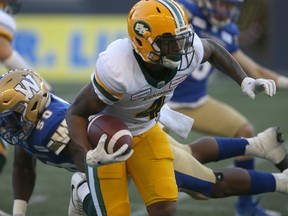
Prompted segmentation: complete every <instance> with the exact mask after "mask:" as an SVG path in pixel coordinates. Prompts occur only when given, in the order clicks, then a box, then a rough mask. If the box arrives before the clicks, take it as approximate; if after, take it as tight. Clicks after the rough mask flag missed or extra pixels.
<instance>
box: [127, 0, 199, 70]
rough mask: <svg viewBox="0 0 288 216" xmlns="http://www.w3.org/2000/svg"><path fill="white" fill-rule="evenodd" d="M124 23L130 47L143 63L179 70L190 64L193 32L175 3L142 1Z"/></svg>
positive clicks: (152, 0) (164, 0)
mask: <svg viewBox="0 0 288 216" xmlns="http://www.w3.org/2000/svg"><path fill="white" fill-rule="evenodd" d="M127 24H128V34H129V37H130V40H131V42H132V45H133V48H134V50H135V51H136V52H137V53H138V54H139V55H140V56H141V57H142V59H143V61H145V62H149V63H156V64H162V65H163V66H164V67H167V68H172V69H176V68H178V70H183V69H186V68H187V67H189V65H190V64H191V62H192V60H193V54H194V48H193V40H194V31H193V28H192V26H191V25H190V24H189V23H188V20H187V17H186V15H185V13H184V11H183V10H182V8H181V7H180V5H179V4H178V3H176V2H175V1H173V0H142V1H140V2H138V3H137V4H135V5H134V6H133V7H132V9H131V10H130V12H129V14H128V21H127ZM182 57H183V58H182ZM183 59H184V60H185V61H186V64H182V63H183V62H182V61H183ZM183 65H184V68H183V67H181V66H183Z"/></svg>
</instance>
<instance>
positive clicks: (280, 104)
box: [0, 77, 288, 216]
mask: <svg viewBox="0 0 288 216" xmlns="http://www.w3.org/2000/svg"><path fill="white" fill-rule="evenodd" d="M53 87H54V91H55V92H56V93H57V94H58V95H59V96H62V97H64V98H66V99H68V100H70V101H71V100H73V98H74V97H75V94H76V93H77V92H78V90H79V89H80V88H81V85H79V84H75V85H63V84H57V83H55V84H53ZM209 91H210V94H211V95H213V96H214V97H216V98H218V99H221V100H223V101H226V102H227V103H229V104H230V105H232V106H233V107H235V108H237V109H238V110H239V111H240V112H242V113H243V114H245V115H246V116H247V117H248V118H249V119H250V120H251V122H253V124H254V126H255V129H256V131H257V132H259V131H261V130H264V129H266V128H267V127H270V126H280V127H281V128H282V130H283V132H284V138H286V137H288V123H287V119H288V118H287V111H288V102H287V98H288V92H278V93H277V95H276V96H275V97H273V98H268V97H266V96H265V95H264V94H263V93H261V94H260V95H258V96H257V97H256V99H255V100H253V101H252V100H250V99H249V98H247V97H245V96H243V95H242V93H241V90H240V89H239V87H237V85H236V84H235V83H233V82H232V81H230V80H229V81H228V80H226V78H219V77H215V78H214V79H213V82H211V84H210V89H209ZM215 114H216V113H215ZM285 135H286V136H285ZM199 136H201V134H197V133H194V132H193V133H191V136H189V138H188V140H187V141H185V142H189V141H191V140H193V139H195V138H198V137H199ZM287 143H288V142H285V144H286V146H287ZM12 151H13V149H12V148H11V153H10V155H11V156H10V160H9V161H8V164H7V166H6V167H5V169H4V171H3V173H2V175H1V176H0V182H1V184H0V209H2V210H5V211H6V212H11V211H12V202H13V198H12V197H13V196H12V183H11V170H12V162H13V156H12ZM208 166H209V167H213V168H218V167H229V166H232V163H231V160H226V161H223V162H221V163H217V164H216V163H213V164H212V163H211V164H208ZM256 168H257V170H261V171H274V172H278V171H277V170H276V169H275V168H274V167H273V166H272V165H271V164H269V163H268V162H266V161H264V160H260V159H257V160H256ZM37 170H38V177H37V183H36V188H35V190H34V193H33V196H32V198H31V200H30V203H29V207H28V212H27V216H39V215H41V216H65V215H67V208H68V203H69V188H70V177H71V175H72V174H71V173H69V172H67V171H65V170H62V169H58V168H54V167H50V166H47V165H42V164H40V163H38V167H37ZM129 190H130V195H131V200H132V209H131V210H132V216H141V215H146V214H145V208H144V206H143V204H142V201H141V198H140V197H139V195H138V193H137V191H136V189H135V187H134V185H133V184H132V183H131V185H130V189H129ZM235 200H236V198H235V197H232V198H225V199H218V200H209V201H197V200H193V199H191V198H190V197H188V196H187V195H185V194H182V193H181V194H180V196H179V202H178V211H177V212H178V213H177V215H179V216H188V215H189V216H190V215H195V216H198V215H199V216H200V215H201V216H202V215H205V216H212V215H213V216H220V215H221V216H222V215H225V216H226V215H227V216H228V215H233V205H234V202H235ZM261 204H262V206H265V207H266V208H269V209H274V210H277V211H279V212H281V213H282V215H283V216H286V215H288V197H287V196H285V195H283V194H276V193H275V194H272V193H269V194H265V195H263V196H261Z"/></svg>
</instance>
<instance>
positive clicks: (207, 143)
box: [168, 127, 288, 171]
mask: <svg viewBox="0 0 288 216" xmlns="http://www.w3.org/2000/svg"><path fill="white" fill-rule="evenodd" d="M168 138H169V142H170V144H171V145H172V146H175V147H177V148H180V149H182V150H184V151H185V152H186V153H188V154H190V155H193V157H195V158H196V159H197V160H198V161H199V162H200V163H202V164H203V163H208V162H213V161H220V160H224V159H228V158H232V157H236V156H240V155H248V156H256V157H259V158H264V159H267V160H269V161H270V162H272V163H273V164H274V165H275V166H276V167H279V164H281V165H282V166H281V169H280V171H283V170H285V169H287V168H288V165H287V163H285V161H286V159H287V152H286V149H285V146H284V145H283V139H282V132H281V131H280V129H279V128H278V127H271V128H268V129H266V130H265V131H263V132H261V133H259V134H258V135H257V136H255V137H252V138H224V137H216V138H215V137H203V138H200V139H198V140H196V141H194V142H192V143H190V144H188V145H183V144H181V143H179V142H177V141H176V140H175V139H173V138H172V137H171V136H168Z"/></svg>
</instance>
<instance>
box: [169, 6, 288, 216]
mask: <svg viewBox="0 0 288 216" xmlns="http://www.w3.org/2000/svg"><path fill="white" fill-rule="evenodd" d="M176 1H177V2H179V3H180V4H181V5H182V6H183V9H184V10H185V11H186V14H187V15H188V18H189V22H190V23H191V24H192V25H193V27H194V30H195V32H196V33H197V34H198V36H199V37H201V38H212V39H214V40H216V41H217V42H218V43H220V44H221V45H222V46H224V47H225V48H226V49H227V50H228V51H229V52H230V53H231V54H232V55H233V57H234V58H235V59H236V60H237V61H238V62H239V64H240V65H241V67H242V68H243V69H244V71H245V72H246V74H248V75H249V76H250V77H252V78H255V79H256V78H259V77H263V78H268V79H273V80H274V81H275V82H276V85H277V88H278V89H283V90H287V89H288V78H287V77H284V76H281V75H278V74H277V73H275V72H273V71H271V70H269V69H267V68H264V67H262V66H260V65H259V64H257V63H256V62H254V61H253V60H252V59H251V58H249V57H248V56H246V55H245V54H244V53H243V52H242V51H241V50H240V49H239V45H238V36H239V29H238V26H237V24H236V21H237V18H238V15H239V12H240V7H241V4H242V3H243V1H244V0H176ZM214 70H215V69H214V68H213V67H212V66H211V64H209V63H208V62H206V63H204V64H202V65H201V66H200V67H198V68H197V69H196V70H195V71H194V72H193V73H192V74H191V75H190V76H189V77H188V78H187V79H186V80H185V81H184V82H183V83H181V84H180V85H179V86H178V87H177V88H176V90H175V91H174V96H173V97H172V99H171V102H170V103H169V105H170V107H171V108H172V109H174V110H176V111H178V112H181V113H183V114H185V115H188V116H191V117H192V118H194V120H195V121H194V125H193V130H195V131H200V132H202V133H205V134H210V135H218V136H225V137H252V136H253V135H254V128H253V126H252V124H251V123H250V122H249V121H248V120H247V118H245V117H244V116H243V115H242V114H240V113H239V112H238V111H236V110H235V109H234V108H233V107H231V106H229V105H227V104H224V103H223V102H220V101H218V100H216V99H214V98H212V97H211V96H209V95H208V94H207V87H208V79H209V77H210V75H211V74H212V72H213V71H214ZM214 113H217V115H215V114H214ZM235 165H236V166H237V167H241V168H246V169H253V168H254V160H253V158H248V157H245V158H243V157H241V158H236V160H235ZM236 214H237V215H238V216H245V215H247V216H258V215H261V216H277V215H278V216H279V214H278V213H277V212H275V211H268V210H265V209H263V208H261V207H260V206H259V205H258V202H257V200H256V199H254V198H253V197H251V196H241V197H239V199H238V202H237V205H236Z"/></svg>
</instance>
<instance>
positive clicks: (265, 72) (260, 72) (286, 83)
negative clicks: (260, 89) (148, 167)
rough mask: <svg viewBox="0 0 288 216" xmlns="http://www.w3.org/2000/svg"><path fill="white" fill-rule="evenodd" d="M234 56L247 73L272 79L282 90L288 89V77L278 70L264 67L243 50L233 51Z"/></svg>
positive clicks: (251, 75)
mask: <svg viewBox="0 0 288 216" xmlns="http://www.w3.org/2000/svg"><path fill="white" fill-rule="evenodd" d="M232 55H233V56H234V58H235V59H236V60H237V61H238V62H239V64H240V65H241V67H242V68H243V69H244V71H245V72H246V73H247V75H248V76H250V77H253V78H254V79H257V78H265V79H272V80H274V81H275V82H276V85H277V88H278V89H282V90H288V78H287V77H285V76H282V75H279V74H277V73H276V72H274V71H272V70H270V69H268V68H266V67H263V66H261V65H259V64H258V63H256V62H255V61H254V60H253V59H251V58H250V57H249V56H247V55H246V54H245V53H243V52H242V51H241V50H237V51H236V52H234V53H232Z"/></svg>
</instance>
